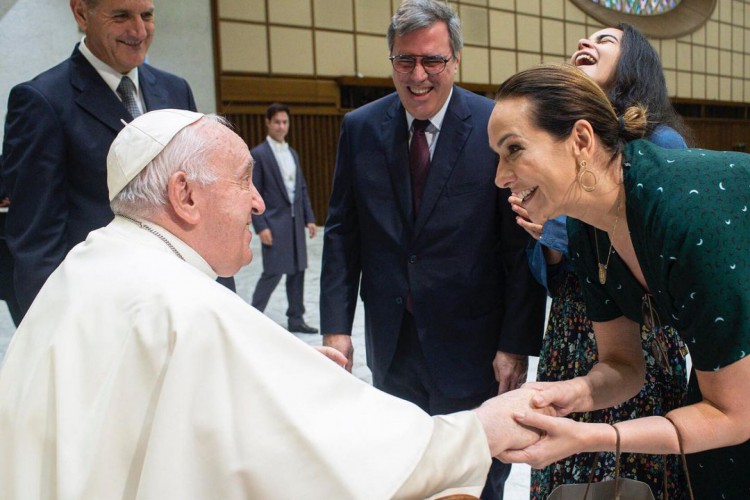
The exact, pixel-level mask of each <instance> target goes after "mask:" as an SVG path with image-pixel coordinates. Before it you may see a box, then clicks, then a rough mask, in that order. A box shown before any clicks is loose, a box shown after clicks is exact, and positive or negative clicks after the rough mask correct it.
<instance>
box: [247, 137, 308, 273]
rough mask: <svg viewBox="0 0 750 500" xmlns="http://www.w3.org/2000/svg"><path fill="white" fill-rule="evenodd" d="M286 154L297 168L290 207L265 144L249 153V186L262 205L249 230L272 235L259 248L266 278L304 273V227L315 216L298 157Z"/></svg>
mask: <svg viewBox="0 0 750 500" xmlns="http://www.w3.org/2000/svg"><path fill="white" fill-rule="evenodd" d="M289 150H290V151H291V152H292V157H294V163H295V164H296V165H297V175H296V176H295V190H294V193H295V195H294V203H292V202H291V201H289V194H288V193H287V191H286V186H285V185H284V179H282V177H281V171H280V170H279V164H278V163H277V162H276V157H275V156H274V154H273V150H272V149H271V146H270V145H269V144H268V141H263V142H262V143H261V144H258V145H257V146H255V147H254V148H253V149H252V150H251V151H250V154H251V155H253V159H254V160H255V166H254V167H253V184H255V187H256V188H257V189H258V192H259V193H260V195H261V196H262V197H263V201H264V202H265V204H266V211H265V212H264V213H263V215H256V216H253V227H254V228H255V232H256V233H259V232H261V231H263V230H264V229H270V230H271V234H272V235H273V245H272V246H270V247H269V246H266V245H263V272H264V273H267V274H296V273H298V272H300V271H304V270H305V269H307V245H306V243H305V226H306V225H307V224H309V223H311V222H312V223H314V222H315V215H313V211H312V206H311V205H310V198H309V197H308V195H307V183H306V182H305V177H304V176H303V175H302V169H301V168H300V166H299V156H298V155H297V152H296V151H295V150H294V149H292V148H289ZM292 213H294V217H292ZM295 246H296V248H295Z"/></svg>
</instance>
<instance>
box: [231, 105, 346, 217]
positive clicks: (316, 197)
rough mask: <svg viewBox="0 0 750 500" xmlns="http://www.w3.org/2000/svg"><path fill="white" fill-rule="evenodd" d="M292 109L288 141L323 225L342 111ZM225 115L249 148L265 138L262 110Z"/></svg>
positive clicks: (315, 210) (314, 209)
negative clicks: (331, 112) (302, 110)
mask: <svg viewBox="0 0 750 500" xmlns="http://www.w3.org/2000/svg"><path fill="white" fill-rule="evenodd" d="M291 112H292V116H291V128H290V132H289V136H288V137H287V141H288V142H289V145H290V146H292V147H293V148H294V149H295V150H297V153H298V154H299V160H300V163H301V167H302V172H303V174H304V176H305V180H306V181H307V191H308V194H309V196H310V203H311V204H312V207H313V212H314V213H315V220H316V222H317V224H318V225H319V226H322V225H323V224H324V223H325V220H326V216H327V215H328V199H329V198H330V196H331V181H332V179H333V170H334V167H335V164H336V145H337V144H338V137H339V129H340V127H341V119H342V115H341V114H338V115H332V114H323V115H320V114H310V113H304V114H302V113H301V114H297V113H295V111H294V109H293V108H291ZM226 117H227V119H228V120H229V121H230V122H232V123H233V124H234V125H235V127H236V128H237V130H236V131H237V133H238V134H239V135H240V137H242V138H243V139H244V140H245V143H246V144H247V145H248V147H249V148H253V147H255V146H256V145H258V144H260V143H261V142H262V141H264V140H265V138H266V126H265V114H263V113H261V112H258V113H228V114H226Z"/></svg>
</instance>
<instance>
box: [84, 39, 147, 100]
mask: <svg viewBox="0 0 750 500" xmlns="http://www.w3.org/2000/svg"><path fill="white" fill-rule="evenodd" d="M78 50H79V51H80V52H81V54H82V55H83V57H85V58H86V60H87V61H88V62H89V63H90V64H91V65H92V66H93V67H94V69H95V70H96V72H97V73H99V76H101V77H102V79H103V80H104V82H105V83H106V84H107V86H108V87H109V88H111V89H112V92H117V87H118V86H119V85H120V80H121V79H122V77H123V76H127V77H128V78H130V79H131V80H132V81H133V84H134V85H135V89H136V91H137V93H138V94H140V92H141V89H140V83H139V81H138V67H137V66H136V67H135V68H133V69H131V70H130V71H129V72H128V73H127V74H126V75H123V74H122V73H120V72H119V71H117V70H115V69H114V68H113V67H112V66H109V65H108V64H107V63H105V62H104V61H102V60H101V59H99V58H98V57H96V56H95V55H94V53H93V52H91V49H89V48H88V47H87V46H86V35H84V36H83V38H82V39H81V43H79V44H78Z"/></svg>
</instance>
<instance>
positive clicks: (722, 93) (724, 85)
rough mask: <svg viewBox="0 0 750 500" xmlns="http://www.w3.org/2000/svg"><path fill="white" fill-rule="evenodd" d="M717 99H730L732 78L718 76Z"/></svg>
mask: <svg viewBox="0 0 750 500" xmlns="http://www.w3.org/2000/svg"><path fill="white" fill-rule="evenodd" d="M719 99H721V100H722V101H731V100H732V79H731V78H726V77H723V76H720V77H719Z"/></svg>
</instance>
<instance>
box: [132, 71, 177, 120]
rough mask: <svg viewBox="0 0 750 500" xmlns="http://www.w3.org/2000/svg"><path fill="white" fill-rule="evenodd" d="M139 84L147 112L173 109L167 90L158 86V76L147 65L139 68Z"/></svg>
mask: <svg viewBox="0 0 750 500" xmlns="http://www.w3.org/2000/svg"><path fill="white" fill-rule="evenodd" d="M138 84H139V85H140V88H141V92H142V93H143V101H144V102H145V103H146V111H154V110H156V109H166V108H169V107H171V106H169V101H168V99H169V95H168V94H167V90H166V89H164V88H162V86H160V85H158V79H157V78H156V75H155V74H154V72H153V71H151V69H150V68H149V67H148V65H146V64H142V65H141V66H140V67H139V68H138Z"/></svg>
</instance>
